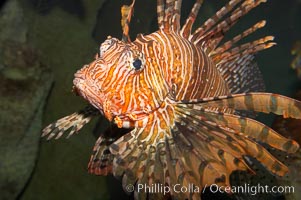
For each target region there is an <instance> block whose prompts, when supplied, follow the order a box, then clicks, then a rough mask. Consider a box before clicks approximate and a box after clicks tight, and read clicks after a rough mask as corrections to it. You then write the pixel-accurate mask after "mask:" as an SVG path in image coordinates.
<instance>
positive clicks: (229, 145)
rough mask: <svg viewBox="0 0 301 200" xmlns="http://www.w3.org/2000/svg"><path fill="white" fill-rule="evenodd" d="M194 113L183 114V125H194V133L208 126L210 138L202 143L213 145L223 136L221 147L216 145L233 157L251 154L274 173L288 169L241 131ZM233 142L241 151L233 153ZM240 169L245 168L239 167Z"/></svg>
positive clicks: (283, 172) (238, 157)
mask: <svg viewBox="0 0 301 200" xmlns="http://www.w3.org/2000/svg"><path fill="white" fill-rule="evenodd" d="M180 110H182V109H180ZM180 112H181V111H180ZM186 112H187V110H186ZM195 114H196V113H191V115H186V116H185V117H186V118H188V119H189V120H186V125H185V126H189V127H191V126H196V127H197V129H196V132H195V133H196V134H197V133H198V132H200V131H202V127H206V128H208V129H207V131H206V133H207V135H209V136H211V140H210V141H203V142H204V143H207V145H210V146H215V144H214V142H215V141H216V140H217V139H218V137H219V139H222V138H224V141H222V142H223V147H218V148H219V149H220V150H222V151H225V152H228V153H230V154H232V155H233V156H234V158H236V159H239V160H241V159H242V158H244V156H252V157H254V158H256V159H257V160H259V161H260V162H261V163H262V164H263V165H264V166H265V167H266V168H268V169H269V170H270V171H271V172H273V173H274V174H277V175H279V176H283V175H284V174H285V173H287V171H288V169H287V167H286V166H285V165H284V164H283V163H281V162H280V161H278V160H277V159H276V158H275V157H274V156H272V155H271V154H270V153H269V152H268V151H267V150H266V149H265V148H263V147H262V146H261V145H259V144H258V143H257V142H256V141H254V140H252V139H251V138H248V137H245V136H244V134H243V133H240V132H235V131H233V129H232V127H231V126H229V127H222V126H220V125H218V124H216V123H215V122H213V121H211V120H209V119H207V118H205V117H203V116H202V117H199V116H196V115H195ZM183 116H184V115H183V110H182V114H179V118H180V119H181V120H183ZM194 116H196V117H194ZM197 123H198V124H197ZM200 124H203V126H200ZM216 136H218V137H216ZM233 144H236V145H238V147H239V148H240V149H243V151H240V152H239V151H238V149H237V150H236V151H237V152H236V153H235V149H233ZM203 145H204V144H203ZM198 147H200V146H198ZM236 147H237V146H236ZM231 149H233V150H234V151H233V150H232V151H229V150H231ZM203 152H207V153H205V154H210V155H211V154H213V153H212V152H211V151H208V150H206V151H203ZM225 166H227V163H225ZM245 167H246V166H245ZM237 169H239V168H237ZM233 170H236V169H235V168H234V169H231V168H230V171H229V173H227V174H230V173H231V172H232V171H233ZM240 170H245V169H240ZM227 178H228V177H227Z"/></svg>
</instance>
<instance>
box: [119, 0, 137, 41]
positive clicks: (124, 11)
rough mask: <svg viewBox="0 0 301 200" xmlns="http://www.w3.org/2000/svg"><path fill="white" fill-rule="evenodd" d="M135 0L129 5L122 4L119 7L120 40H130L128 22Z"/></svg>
mask: <svg viewBox="0 0 301 200" xmlns="http://www.w3.org/2000/svg"><path fill="white" fill-rule="evenodd" d="M134 4H135V0H133V2H132V4H131V5H129V6H128V5H123V6H122V7H121V27H122V41H124V42H126V43H127V42H130V41H131V39H130V36H129V31H130V22H131V18H132V15H133V11H134Z"/></svg>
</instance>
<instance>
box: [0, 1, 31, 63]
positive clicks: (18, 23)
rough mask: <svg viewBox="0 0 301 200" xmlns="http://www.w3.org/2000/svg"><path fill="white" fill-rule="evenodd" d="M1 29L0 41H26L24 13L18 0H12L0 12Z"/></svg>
mask: <svg viewBox="0 0 301 200" xmlns="http://www.w3.org/2000/svg"><path fill="white" fill-rule="evenodd" d="M0 27H1V31H0V40H2V41H3V40H6V39H9V40H14V41H18V42H25V41H26V34H27V27H26V24H25V23H24V13H23V10H22V8H21V6H20V5H19V2H18V1H17V0H10V1H7V2H6V3H5V4H4V6H3V8H2V10H1V12H0ZM0 69H1V68H0Z"/></svg>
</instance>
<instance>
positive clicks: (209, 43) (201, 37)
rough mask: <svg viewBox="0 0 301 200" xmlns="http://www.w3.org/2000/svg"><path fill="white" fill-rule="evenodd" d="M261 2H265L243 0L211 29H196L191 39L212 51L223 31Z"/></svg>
mask: <svg viewBox="0 0 301 200" xmlns="http://www.w3.org/2000/svg"><path fill="white" fill-rule="evenodd" d="M262 2H265V0H257V1H256V0H254V1H250V0H246V1H244V2H243V3H242V4H241V5H240V6H239V7H238V8H236V9H235V10H234V11H233V12H232V13H231V15H230V16H229V17H228V18H226V19H225V20H223V21H221V22H220V23H218V24H216V25H215V27H213V28H212V30H210V31H207V32H203V31H202V29H199V30H198V29H197V30H196V32H195V34H194V36H193V37H192V41H193V42H194V43H195V44H203V46H204V48H205V49H209V50H208V51H209V52H211V51H213V50H214V49H215V48H216V46H217V45H218V44H219V42H220V41H221V40H222V39H223V37H224V34H225V32H227V31H228V30H229V29H230V28H231V27H232V26H233V25H235V24H236V22H237V21H238V20H239V19H240V18H241V17H242V16H244V15H246V14H247V13H248V12H249V11H250V10H252V9H253V8H255V7H257V6H258V5H259V4H260V3H262ZM235 3H236V2H235ZM230 8H231V9H233V6H229V9H230Z"/></svg>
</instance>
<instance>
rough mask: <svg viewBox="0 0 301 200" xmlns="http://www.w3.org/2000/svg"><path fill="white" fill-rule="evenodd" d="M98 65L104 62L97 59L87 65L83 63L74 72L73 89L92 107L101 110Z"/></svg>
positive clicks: (101, 97)
mask: <svg viewBox="0 0 301 200" xmlns="http://www.w3.org/2000/svg"><path fill="white" fill-rule="evenodd" d="M99 66H104V62H103V61H100V60H97V62H96V61H94V62H93V63H91V64H89V65H85V66H84V67H83V68H81V69H80V70H78V71H77V72H76V73H75V74H74V79H73V84H74V90H75V91H76V93H77V94H78V95H80V96H82V97H83V98H84V99H85V100H87V101H88V102H89V103H91V104H92V105H93V106H94V107H96V108H98V109H100V110H102V104H103V96H104V95H103V94H102V92H101V91H102V90H101V86H102V84H101V82H100V81H99V79H98V77H99V76H101V74H99V72H101V70H98V69H97V68H99Z"/></svg>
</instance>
